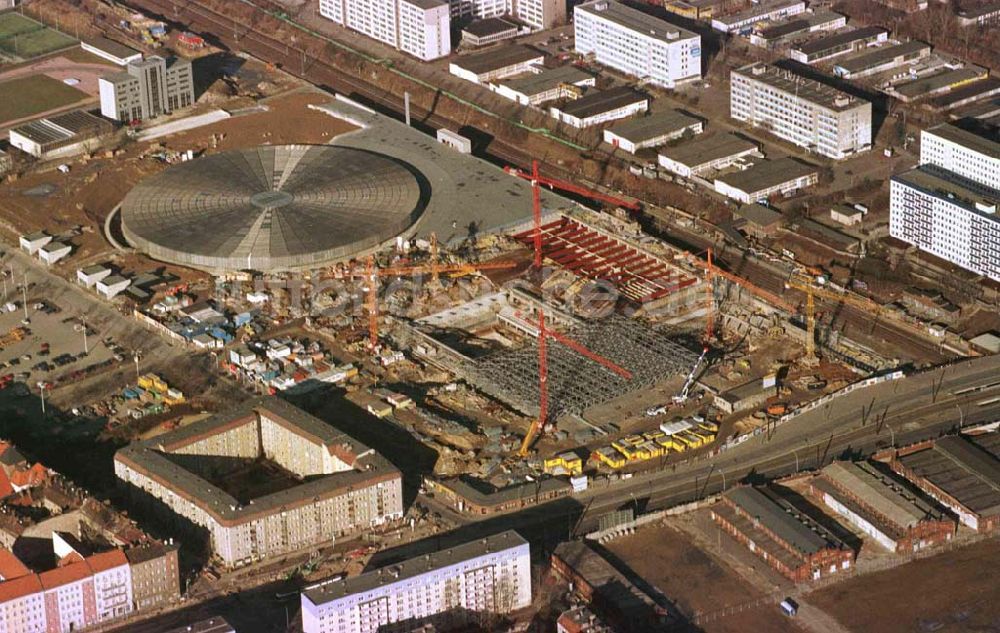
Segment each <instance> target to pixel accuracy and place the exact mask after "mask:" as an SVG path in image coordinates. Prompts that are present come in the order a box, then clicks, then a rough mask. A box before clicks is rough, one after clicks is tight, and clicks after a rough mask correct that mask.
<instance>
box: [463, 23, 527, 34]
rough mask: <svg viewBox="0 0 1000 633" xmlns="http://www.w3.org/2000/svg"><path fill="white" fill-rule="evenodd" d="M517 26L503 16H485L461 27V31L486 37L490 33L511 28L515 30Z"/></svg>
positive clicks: (501, 31) (502, 31)
mask: <svg viewBox="0 0 1000 633" xmlns="http://www.w3.org/2000/svg"><path fill="white" fill-rule="evenodd" d="M518 28H519V27H518V25H517V24H515V23H514V22H511V21H510V20H505V19H504V18H486V19H484V20H476V21H475V22H473V23H471V24H469V25H468V26H466V27H464V28H463V29H462V32H463V33H468V34H469V35H474V36H476V37H488V36H490V35H497V34H498V33H504V32H506V31H509V30H511V29H515V30H517V29H518Z"/></svg>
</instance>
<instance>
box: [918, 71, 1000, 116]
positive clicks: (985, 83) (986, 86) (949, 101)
mask: <svg viewBox="0 0 1000 633" xmlns="http://www.w3.org/2000/svg"><path fill="white" fill-rule="evenodd" d="M998 93H1000V77H987V78H986V79H981V80H979V81H974V82H972V83H969V84H965V85H964V86H961V87H959V88H955V89H954V90H952V91H951V92H949V93H947V94H944V95H942V96H940V97H938V98H936V99H934V102H933V103H934V107H936V108H943V109H947V108H951V107H954V106H955V105H958V104H960V103H961V102H963V101H967V100H968V101H975V100H977V99H985V98H986V97H989V96H991V95H995V94H998Z"/></svg>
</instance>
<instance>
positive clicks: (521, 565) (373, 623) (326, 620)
mask: <svg viewBox="0 0 1000 633" xmlns="http://www.w3.org/2000/svg"><path fill="white" fill-rule="evenodd" d="M529 604H531V554H530V551H529V547H528V542H527V541H525V540H524V539H523V538H522V537H521V536H520V535H519V534H518V533H517V532H513V531H508V532H503V533H501V534H495V535H493V536H489V537H487V538H484V539H480V540H476V541H472V542H469V543H465V544H463V545H459V546H458V547H454V548H451V549H446V550H442V551H439V552H435V553H433V554H427V555H424V556H420V557H417V558H411V559H409V560H406V561H403V562H402V563H399V564H398V565H392V566H389V567H383V568H381V569H377V570H373V571H370V572H366V573H364V574H361V575H360V576H355V577H353V578H347V579H344V580H337V581H330V582H326V583H318V584H316V585H313V588H311V589H307V590H306V591H305V592H303V594H302V631H303V633H369V632H375V631H389V630H392V631H408V630H413V629H414V628H416V627H417V626H419V625H423V624H433V625H435V626H436V627H438V630H448V629H450V628H454V627H459V626H461V625H463V624H466V625H467V624H469V622H470V618H476V617H478V616H480V615H483V614H490V613H497V614H502V613H509V612H511V611H515V610H517V609H521V608H523V607H526V606H528V605H529Z"/></svg>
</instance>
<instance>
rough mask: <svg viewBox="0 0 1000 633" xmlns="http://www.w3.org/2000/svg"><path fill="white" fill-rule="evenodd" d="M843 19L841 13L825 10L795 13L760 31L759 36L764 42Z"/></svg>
mask: <svg viewBox="0 0 1000 633" xmlns="http://www.w3.org/2000/svg"><path fill="white" fill-rule="evenodd" d="M843 17H844V15H843V14H841V13H837V12H836V11H828V10H826V9H820V10H818V11H816V12H814V13H797V14H795V15H793V16H791V17H789V18H785V19H784V20H780V21H778V22H774V23H773V24H771V25H770V26H767V27H765V28H763V29H761V30H760V33H759V35H760V36H761V37H763V38H764V39H766V40H770V39H775V38H779V37H788V36H789V35H794V34H795V33H799V32H801V31H806V30H808V29H811V28H813V27H816V26H819V25H821V24H827V23H828V22H836V21H837V20H840V19H841V18H843Z"/></svg>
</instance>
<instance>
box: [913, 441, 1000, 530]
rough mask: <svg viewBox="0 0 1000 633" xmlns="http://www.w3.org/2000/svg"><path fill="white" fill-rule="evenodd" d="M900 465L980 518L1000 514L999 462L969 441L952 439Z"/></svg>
mask: <svg viewBox="0 0 1000 633" xmlns="http://www.w3.org/2000/svg"><path fill="white" fill-rule="evenodd" d="M899 460H900V462H902V464H903V465H904V466H906V467H907V468H909V469H911V470H912V471H913V472H914V473H916V474H917V476H919V477H922V478H924V479H926V480H927V481H929V482H930V483H931V484H933V485H934V486H935V487H937V488H940V489H941V490H943V491H944V492H945V493H947V494H948V495H950V496H952V497H954V498H955V499H956V500H957V501H958V502H959V503H961V504H962V505H964V506H965V507H967V508H968V509H969V510H971V511H972V512H975V513H977V514H980V515H996V514H1000V460H998V459H997V458H996V456H995V455H992V454H991V453H989V452H987V451H986V450H984V449H983V448H982V447H980V446H976V445H975V444H973V443H972V442H970V441H969V440H967V439H965V438H963V437H960V436H955V435H951V436H948V437H943V438H941V439H939V440H937V441H936V442H934V445H933V446H932V447H931V448H929V449H926V450H922V451H918V452H916V453H910V454H909V455H904V456H902V457H900V458H899Z"/></svg>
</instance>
